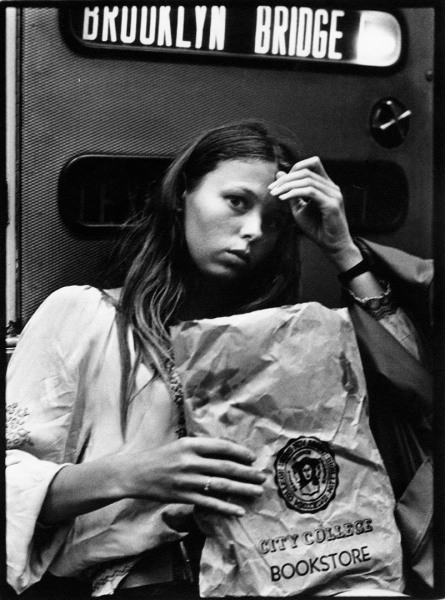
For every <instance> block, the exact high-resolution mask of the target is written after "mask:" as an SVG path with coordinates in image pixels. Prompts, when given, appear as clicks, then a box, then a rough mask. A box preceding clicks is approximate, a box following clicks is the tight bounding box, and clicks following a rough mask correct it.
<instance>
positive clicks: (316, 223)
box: [269, 156, 358, 269]
mask: <svg viewBox="0 0 445 600" xmlns="http://www.w3.org/2000/svg"><path fill="white" fill-rule="evenodd" d="M269 190H270V193H271V195H272V196H276V197H278V198H279V199H280V200H283V201H289V204H290V207H291V211H292V214H293V216H294V219H295V221H296V223H297V224H298V227H299V228H300V230H301V232H302V233H303V234H304V235H306V236H307V237H308V238H310V239H311V240H312V241H314V242H315V243H316V244H317V245H318V246H319V247H320V248H321V249H322V250H323V251H324V252H325V253H326V254H327V255H328V256H329V257H330V258H331V260H333V262H334V263H335V264H337V266H338V267H339V268H340V269H341V268H349V264H348V263H349V261H351V260H353V261H354V262H356V260H357V259H356V256H357V252H358V250H357V247H356V246H355V244H354V242H353V240H352V237H351V234H350V232H349V227H348V223H347V220H346V216H345V210H344V204H343V196H342V193H341V191H340V188H339V187H338V185H336V184H335V183H334V182H333V181H332V180H331V179H330V177H329V176H328V174H327V173H326V171H325V169H324V167H323V165H322V163H321V161H320V159H319V158H318V157H317V156H314V157H312V158H308V159H305V160H302V161H300V162H297V163H296V164H295V165H294V166H293V167H292V169H291V170H290V171H289V173H285V172H284V171H278V173H277V175H276V181H274V182H273V183H272V184H271V185H270V186H269Z"/></svg>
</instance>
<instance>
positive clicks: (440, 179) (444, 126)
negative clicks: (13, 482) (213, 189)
mask: <svg viewBox="0 0 445 600" xmlns="http://www.w3.org/2000/svg"><path fill="white" fill-rule="evenodd" d="M136 1H138V0H136ZM184 1H185V2H187V0H184ZM239 1H242V0H239ZM81 2H83V0H3V2H2V3H1V5H0V27H1V28H2V30H3V31H4V27H5V9H7V8H8V7H13V8H19V9H21V8H25V7H26V8H27V7H30V8H38V7H45V8H46V7H49V8H66V7H68V6H69V5H73V6H74V5H79V4H80V3H81ZM83 3H84V4H89V3H87V2H83ZM206 3H207V4H210V3H209V2H208V0H201V4H206ZM95 4H99V5H105V4H107V2H106V1H105V0H96V1H95ZM113 4H126V2H122V1H121V0H115V2H113ZM283 4H288V2H287V0H283ZM305 4H310V5H311V6H322V5H323V4H325V3H323V2H321V1H320V0H306V2H305ZM391 4H392V8H393V9H402V8H428V7H431V8H433V9H434V12H435V23H436V30H437V31H440V32H445V3H444V2H443V0H393V1H392V3H391ZM329 5H330V7H334V6H339V7H341V6H348V7H349V8H350V7H351V6H354V7H361V8H365V7H368V8H370V9H371V8H374V7H376V8H378V7H380V8H382V10H384V9H385V6H386V5H387V2H385V0H347V1H346V0H343V1H340V0H332V2H330V3H329ZM3 37H4V36H3ZM434 63H435V65H434V66H435V92H434V116H435V131H434V222H433V224H432V227H433V255H434V260H435V289H434V302H433V317H434V328H435V333H434V366H433V374H434V420H433V435H434V441H433V445H434V458H435V466H434V472H435V481H434V483H435V486H434V503H435V520H434V566H435V569H434V570H435V593H436V594H437V597H443V596H444V595H445V569H443V564H445V518H444V513H443V507H444V498H445V445H444V444H443V439H445V411H444V407H443V399H444V397H445V369H443V365H444V364H445V236H444V235H443V231H445V203H444V202H443V201H442V199H443V197H445V168H444V165H445V35H436V38H435V61H434ZM4 74H5V46H4V41H1V42H0V75H1V76H3V77H2V81H3V80H4ZM4 102H5V100H4V94H2V106H4ZM0 123H1V129H2V131H4V130H5V128H6V117H5V111H4V110H2V114H1V116H0ZM5 164H6V150H5V146H4V143H2V144H0V169H1V175H0V189H1V193H2V196H3V198H7V179H6V167H5ZM2 207H3V210H2V213H1V214H2V223H3V224H4V223H6V222H7V214H6V210H7V208H6V207H7V204H6V202H3V203H2ZM0 230H1V234H0V236H1V239H0V243H1V246H2V248H5V245H6V241H5V227H1V228H0ZM4 255H5V253H4ZM0 281H1V283H2V284H3V289H4V288H5V281H6V277H5V261H4V260H3V261H0ZM0 314H1V315H2V316H3V317H5V300H4V297H3V295H2V296H1V300H0ZM4 322H5V321H4ZM0 354H1V353H0ZM4 354H5V353H3V354H2V356H1V358H0V360H1V361H2V362H1V364H0V367H1V369H0V377H1V380H0V389H1V390H2V400H3V406H4V383H5V356H4ZM0 417H1V422H2V425H3V427H4V426H5V414H4V411H0ZM0 438H1V441H0V444H1V449H3V450H5V449H6V443H5V439H4V438H2V437H1V436H0ZM4 485H5V480H4V472H3V471H2V475H1V476H0V488H1V489H2V490H4ZM0 508H4V495H2V500H0ZM4 534H5V523H4V519H2V520H0V538H1V539H2V540H4V539H5V535H4ZM0 586H1V587H2V588H3V589H7V588H6V561H2V565H1V567H0Z"/></svg>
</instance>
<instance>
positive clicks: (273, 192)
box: [269, 188, 278, 196]
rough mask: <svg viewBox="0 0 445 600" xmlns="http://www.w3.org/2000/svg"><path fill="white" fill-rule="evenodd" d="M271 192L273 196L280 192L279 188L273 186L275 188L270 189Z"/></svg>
mask: <svg viewBox="0 0 445 600" xmlns="http://www.w3.org/2000/svg"><path fill="white" fill-rule="evenodd" d="M269 194H271V195H272V196H276V195H277V194H278V190H276V189H275V188H273V189H271V190H269Z"/></svg>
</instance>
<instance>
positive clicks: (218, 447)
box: [181, 437, 256, 465]
mask: <svg viewBox="0 0 445 600" xmlns="http://www.w3.org/2000/svg"><path fill="white" fill-rule="evenodd" d="M181 441H182V442H183V443H184V444H186V445H188V446H189V447H190V449H192V450H194V451H195V452H196V454H198V455H200V456H203V457H213V456H218V457H221V458H224V457H225V458H228V459H230V460H233V461H236V462H239V463H241V464H245V465H251V464H252V463H253V461H254V460H255V458H256V456H255V454H254V453H253V452H252V451H251V450H250V449H249V448H247V447H246V446H242V445H241V444H238V443H236V442H232V441H231V440H226V439H223V438H204V437H197V438H191V437H186V438H182V440H181Z"/></svg>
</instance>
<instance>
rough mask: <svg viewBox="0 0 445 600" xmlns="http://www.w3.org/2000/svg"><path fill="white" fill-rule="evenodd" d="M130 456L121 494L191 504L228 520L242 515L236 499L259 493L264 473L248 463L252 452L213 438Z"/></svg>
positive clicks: (188, 439)
mask: <svg viewBox="0 0 445 600" xmlns="http://www.w3.org/2000/svg"><path fill="white" fill-rule="evenodd" d="M120 456H121V457H122V458H124V457H125V459H128V458H130V457H131V473H128V475H129V476H128V477H127V478H126V482H127V483H126V485H127V489H125V490H124V491H125V495H126V496H130V497H136V498H147V499H151V500H157V501H159V502H166V503H176V502H177V503H184V504H193V505H195V506H197V507H200V508H204V509H207V510H211V511H217V512H220V513H223V514H225V515H229V516H242V515H243V514H244V509H243V508H242V507H241V506H240V505H239V504H237V499H238V500H242V499H243V500H244V501H246V500H253V499H255V498H257V497H258V496H259V495H260V494H261V493H262V491H263V488H262V485H261V484H263V483H264V481H265V479H266V477H265V475H264V474H263V473H261V472H260V471H258V470H257V469H255V468H253V467H252V466H251V465H252V463H253V461H254V460H255V456H254V455H253V453H252V452H251V451H250V450H249V449H248V448H246V447H244V446H241V445H239V444H237V443H235V442H232V441H229V440H225V439H219V438H192V437H184V438H181V439H179V440H177V441H174V442H171V443H169V444H166V445H165V446H161V447H159V448H156V449H153V450H150V451H146V452H143V453H140V454H139V455H135V454H132V455H120Z"/></svg>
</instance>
